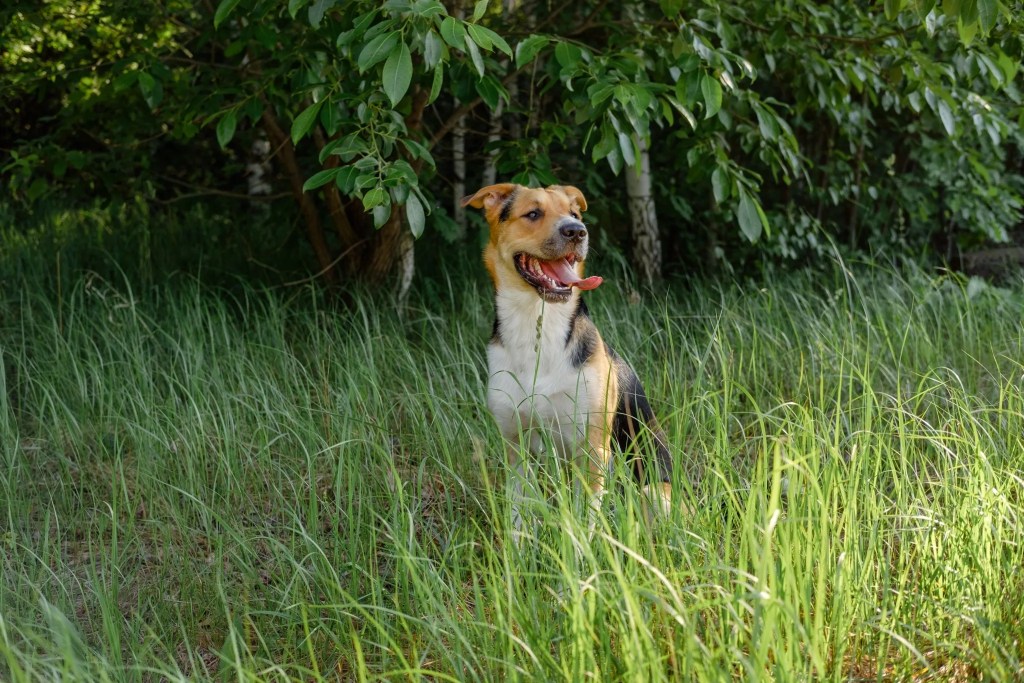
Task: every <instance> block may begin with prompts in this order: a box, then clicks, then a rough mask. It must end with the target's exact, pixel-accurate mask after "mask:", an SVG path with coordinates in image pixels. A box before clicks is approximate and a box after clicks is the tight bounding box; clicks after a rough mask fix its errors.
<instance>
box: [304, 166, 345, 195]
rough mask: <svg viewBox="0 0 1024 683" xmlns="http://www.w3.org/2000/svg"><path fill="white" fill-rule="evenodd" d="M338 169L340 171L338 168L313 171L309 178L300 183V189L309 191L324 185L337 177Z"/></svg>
mask: <svg viewBox="0 0 1024 683" xmlns="http://www.w3.org/2000/svg"><path fill="white" fill-rule="evenodd" d="M339 171H341V169H340V168H328V169H324V170H323V171H320V172H318V173H314V174H313V175H312V177H310V178H309V180H307V181H306V182H305V183H303V184H302V191H303V192H309V191H310V190H315V189H316V188H318V187H321V186H323V185H326V184H327V183H329V182H331V181H332V180H334V179H335V178H336V177H337V175H338V172H339Z"/></svg>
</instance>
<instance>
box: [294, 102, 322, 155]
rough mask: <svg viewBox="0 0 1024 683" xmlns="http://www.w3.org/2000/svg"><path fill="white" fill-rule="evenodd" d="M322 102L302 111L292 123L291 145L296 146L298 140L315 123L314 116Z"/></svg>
mask: <svg viewBox="0 0 1024 683" xmlns="http://www.w3.org/2000/svg"><path fill="white" fill-rule="evenodd" d="M323 103H324V101H323V100H320V101H319V102H316V103H314V104H311V105H309V106H308V107H306V108H305V109H303V110H302V113H301V114H299V115H298V116H296V117H295V120H294V121H292V144H293V145H297V144H298V143H299V140H301V139H302V138H303V136H305V135H306V133H308V132H309V129H310V128H312V127H313V124H315V123H316V115H317V114H319V113H320V107H321V106H323Z"/></svg>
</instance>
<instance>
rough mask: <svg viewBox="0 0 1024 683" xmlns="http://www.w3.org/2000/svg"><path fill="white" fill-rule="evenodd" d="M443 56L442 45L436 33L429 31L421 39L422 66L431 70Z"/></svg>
mask: <svg viewBox="0 0 1024 683" xmlns="http://www.w3.org/2000/svg"><path fill="white" fill-rule="evenodd" d="M442 56H444V43H442V42H441V38H440V37H439V36H438V35H437V33H436V32H435V31H434V30H433V29H431V30H429V31H427V35H425V36H424V37H423V64H424V65H425V66H426V67H427V68H428V69H433V68H434V67H435V66H437V64H438V62H440V61H441V57H442Z"/></svg>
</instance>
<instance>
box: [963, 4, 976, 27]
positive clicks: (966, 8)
mask: <svg viewBox="0 0 1024 683" xmlns="http://www.w3.org/2000/svg"><path fill="white" fill-rule="evenodd" d="M960 21H962V22H964V26H972V25H973V24H976V23H977V22H978V0H961V2H960Z"/></svg>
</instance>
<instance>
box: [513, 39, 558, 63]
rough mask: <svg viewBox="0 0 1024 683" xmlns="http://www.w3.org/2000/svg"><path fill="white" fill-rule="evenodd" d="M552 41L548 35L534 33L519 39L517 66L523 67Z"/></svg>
mask: <svg viewBox="0 0 1024 683" xmlns="http://www.w3.org/2000/svg"><path fill="white" fill-rule="evenodd" d="M549 42H551V41H550V39H549V38H548V37H547V36H538V35H532V36H529V37H527V38H525V39H523V40H520V41H519V44H518V45H516V67H518V68H520V69H521V68H523V67H524V66H526V65H527V64H529V63H530V62H532V61H533V60H534V58H535V57H536V56H537V55H538V54H539V53H540V51H541V50H543V49H544V48H545V47H547V45H548V43H549Z"/></svg>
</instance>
